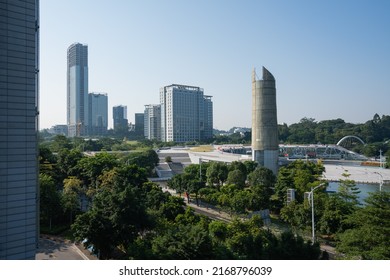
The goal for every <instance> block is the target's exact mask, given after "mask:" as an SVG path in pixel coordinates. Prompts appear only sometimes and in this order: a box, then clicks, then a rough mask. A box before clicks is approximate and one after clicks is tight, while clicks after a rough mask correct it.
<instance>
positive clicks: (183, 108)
mask: <svg viewBox="0 0 390 280" xmlns="http://www.w3.org/2000/svg"><path fill="white" fill-rule="evenodd" d="M160 104H161V140H162V141H164V142H170V141H174V142H189V141H202V140H206V139H207V138H209V136H210V135H211V136H212V133H213V132H212V129H213V118H212V101H211V96H204V94H203V89H202V88H200V87H194V86H186V85H177V84H173V85H170V86H166V87H163V88H161V89H160Z"/></svg>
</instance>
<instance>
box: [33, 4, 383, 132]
mask: <svg viewBox="0 0 390 280" xmlns="http://www.w3.org/2000/svg"><path fill="white" fill-rule="evenodd" d="M389 14H390V1H387V0H383V1H380V0H372V1H371V0H365V1H363V0H343V1H340V0H327V1H311V0H294V1H289V0H285V1H282V0H257V1H254V0H253V1H252V0H237V1H233V0H214V1H210V0H196V1H195V0H192V1H186V0H181V1H178V0H164V1H158V0H155V1H153V0H139V1H135V0H112V1H106V0H67V1H53V0H40V128H41V129H43V128H50V127H51V126H53V125H56V124H66V91H67V90H66V66H67V61H66V59H67V58H66V54H67V48H68V47H69V46H70V45H71V44H73V43H75V42H79V43H82V44H86V45H88V53H89V54H88V67H89V92H105V93H107V95H108V112H109V115H108V123H109V127H112V107H113V106H116V105H125V106H127V113H128V119H129V122H133V123H134V114H135V113H142V112H143V110H144V105H146V104H158V103H159V90H160V88H161V87H164V86H167V85H171V84H184V85H191V86H199V87H201V88H203V89H204V94H205V95H211V96H213V98H212V100H213V109H214V128H217V129H223V130H228V129H230V128H231V127H234V126H238V127H251V102H252V91H251V87H252V83H251V73H252V70H253V69H254V68H255V69H256V71H257V75H258V76H259V77H260V78H261V77H262V67H263V66H264V67H266V68H267V69H268V70H269V71H270V72H271V73H272V74H273V76H274V77H275V79H276V90H277V97H276V98H277V110H278V123H279V124H282V123H287V124H288V125H290V124H292V123H297V122H299V121H300V120H301V119H302V118H305V117H307V118H313V119H315V120H316V121H321V120H330V119H337V118H341V119H344V120H345V121H346V122H351V123H363V122H365V121H367V120H370V119H372V118H373V116H374V114H376V113H377V114H379V115H380V116H381V115H390V106H389V105H390V16H389Z"/></svg>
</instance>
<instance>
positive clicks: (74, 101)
mask: <svg viewBox="0 0 390 280" xmlns="http://www.w3.org/2000/svg"><path fill="white" fill-rule="evenodd" d="M67 54H68V68H67V125H68V136H69V137H75V136H87V135H88V129H89V106H88V105H89V102H88V46H87V45H82V44H80V43H74V44H72V45H71V46H70V47H69V48H68V53H67Z"/></svg>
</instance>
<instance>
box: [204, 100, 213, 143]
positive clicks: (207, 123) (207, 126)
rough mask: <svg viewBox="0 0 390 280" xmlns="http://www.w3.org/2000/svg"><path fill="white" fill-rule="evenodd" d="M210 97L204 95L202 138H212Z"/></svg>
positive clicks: (211, 103)
mask: <svg viewBox="0 0 390 280" xmlns="http://www.w3.org/2000/svg"><path fill="white" fill-rule="evenodd" d="M211 97H212V96H209V95H205V96H204V130H203V135H201V139H203V140H208V139H212V138H213V102H212V101H211ZM201 132H202V131H201Z"/></svg>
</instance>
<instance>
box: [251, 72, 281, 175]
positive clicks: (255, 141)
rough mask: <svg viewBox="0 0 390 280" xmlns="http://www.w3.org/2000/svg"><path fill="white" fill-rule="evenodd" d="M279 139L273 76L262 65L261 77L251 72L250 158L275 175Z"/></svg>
mask: <svg viewBox="0 0 390 280" xmlns="http://www.w3.org/2000/svg"><path fill="white" fill-rule="evenodd" d="M278 158H279V139H278V122H277V112H276V87H275V78H274V76H273V75H272V74H271V73H270V72H269V71H268V70H267V69H266V68H265V67H263V79H262V80H257V79H256V71H255V70H253V73H252V160H253V161H256V162H257V163H259V165H260V166H264V167H266V168H268V169H270V170H272V172H273V173H274V174H275V175H276V174H277V172H278Z"/></svg>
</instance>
